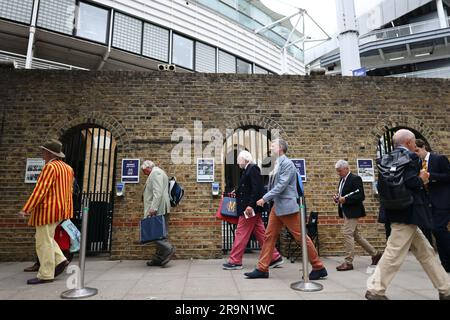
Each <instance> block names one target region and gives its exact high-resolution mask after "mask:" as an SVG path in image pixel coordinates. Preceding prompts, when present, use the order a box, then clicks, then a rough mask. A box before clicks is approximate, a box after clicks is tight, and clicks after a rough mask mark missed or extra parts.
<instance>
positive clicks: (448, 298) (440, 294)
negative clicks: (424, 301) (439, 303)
mask: <svg viewBox="0 0 450 320" xmlns="http://www.w3.org/2000/svg"><path fill="white" fill-rule="evenodd" d="M439 300H450V294H448V295H446V296H444V295H443V294H442V293H439Z"/></svg>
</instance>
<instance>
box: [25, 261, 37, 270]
mask: <svg viewBox="0 0 450 320" xmlns="http://www.w3.org/2000/svg"><path fill="white" fill-rule="evenodd" d="M39 268H40V264H39V262H36V263H35V264H33V265H32V266H31V267H28V268H25V269H23V271H24V272H38V271H39Z"/></svg>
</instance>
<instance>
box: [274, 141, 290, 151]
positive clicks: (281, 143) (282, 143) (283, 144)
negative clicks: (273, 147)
mask: <svg viewBox="0 0 450 320" xmlns="http://www.w3.org/2000/svg"><path fill="white" fill-rule="evenodd" d="M272 143H277V144H278V145H279V146H280V148H281V150H283V152H284V153H286V152H287V151H288V143H287V142H286V140H283V139H281V138H279V139H275V140H273V141H272Z"/></svg>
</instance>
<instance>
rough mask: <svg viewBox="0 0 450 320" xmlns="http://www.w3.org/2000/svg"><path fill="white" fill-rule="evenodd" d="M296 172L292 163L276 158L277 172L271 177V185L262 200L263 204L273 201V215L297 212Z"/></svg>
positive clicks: (284, 157) (287, 159)
mask: <svg viewBox="0 0 450 320" xmlns="http://www.w3.org/2000/svg"><path fill="white" fill-rule="evenodd" d="M296 179H297V171H296V168H295V165H294V163H293V162H292V161H291V160H289V158H288V157H286V156H285V155H282V156H281V157H279V158H278V170H277V172H276V173H275V176H273V177H271V181H272V183H271V185H269V192H267V193H266V194H265V195H264V196H263V199H264V201H265V202H268V201H271V200H273V202H274V206H275V214H276V215H277V216H284V215H288V214H293V213H297V212H299V209H298V204H297V197H298V193H297V180H296Z"/></svg>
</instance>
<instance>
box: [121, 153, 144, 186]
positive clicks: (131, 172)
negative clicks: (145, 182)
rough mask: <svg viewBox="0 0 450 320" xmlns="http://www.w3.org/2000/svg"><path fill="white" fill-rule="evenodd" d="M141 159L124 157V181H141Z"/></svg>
mask: <svg viewBox="0 0 450 320" xmlns="http://www.w3.org/2000/svg"><path fill="white" fill-rule="evenodd" d="M140 163H141V161H140V160H139V159H122V180H121V181H122V182H123V183H139V168H140Z"/></svg>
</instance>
